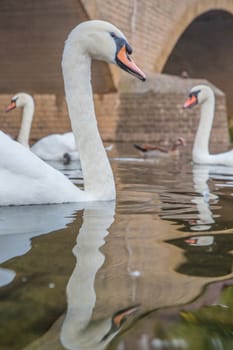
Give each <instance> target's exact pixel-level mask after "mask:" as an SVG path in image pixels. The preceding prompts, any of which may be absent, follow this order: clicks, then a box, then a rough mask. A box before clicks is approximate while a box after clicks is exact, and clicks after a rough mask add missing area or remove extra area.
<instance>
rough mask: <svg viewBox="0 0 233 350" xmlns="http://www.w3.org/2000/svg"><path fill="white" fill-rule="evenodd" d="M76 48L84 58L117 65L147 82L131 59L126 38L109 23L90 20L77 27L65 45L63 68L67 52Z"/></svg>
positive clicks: (130, 49) (129, 47) (130, 51)
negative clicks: (87, 57)
mask: <svg viewBox="0 0 233 350" xmlns="http://www.w3.org/2000/svg"><path fill="white" fill-rule="evenodd" d="M76 48H77V50H78V53H79V54H80V53H81V54H83V57H85V56H89V57H91V58H92V59H96V60H102V61H105V62H107V63H113V64H116V65H118V66H119V67H120V68H121V69H123V70H125V71H127V72H128V73H130V74H132V75H134V76H136V77H137V78H139V79H140V80H143V81H144V80H146V76H145V74H144V73H143V72H142V71H141V69H140V68H138V67H137V65H136V64H135V63H134V61H133V60H132V59H131V57H130V55H131V54H132V51H133V50H132V48H131V46H130V45H129V43H128V41H127V39H126V37H125V36H124V34H123V33H122V32H121V31H120V30H119V29H118V28H117V27H115V26H114V25H113V24H111V23H109V22H105V21H100V20H90V21H86V22H82V23H81V24H79V25H78V26H77V27H75V28H74V29H73V30H72V31H71V33H70V34H69V36H68V39H67V41H66V44H65V50H64V54H63V62H62V65H63V67H64V65H65V62H64V61H65V60H64V56H65V54H66V52H67V55H70V52H71V51H69V49H70V50H72V49H73V50H75V49H76ZM68 52H69V54H68ZM69 64H70V63H69Z"/></svg>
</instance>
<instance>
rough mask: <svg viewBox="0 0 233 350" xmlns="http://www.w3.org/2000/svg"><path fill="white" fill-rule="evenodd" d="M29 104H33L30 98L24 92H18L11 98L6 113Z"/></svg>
mask: <svg viewBox="0 0 233 350" xmlns="http://www.w3.org/2000/svg"><path fill="white" fill-rule="evenodd" d="M29 103H31V104H32V105H33V104H34V101H33V98H32V96H31V95H29V94H27V93H25V92H19V93H17V94H16V95H14V96H13V97H12V99H11V102H10V104H9V105H8V107H7V108H6V112H9V111H11V110H12V109H15V108H20V107H21V108H24V107H25V105H28V104H29Z"/></svg>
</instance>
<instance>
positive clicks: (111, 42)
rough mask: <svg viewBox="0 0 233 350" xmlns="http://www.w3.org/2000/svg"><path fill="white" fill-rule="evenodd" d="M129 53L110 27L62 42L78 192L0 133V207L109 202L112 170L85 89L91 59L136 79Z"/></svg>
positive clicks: (92, 25) (94, 27) (81, 28)
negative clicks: (77, 163) (77, 166)
mask: <svg viewBox="0 0 233 350" xmlns="http://www.w3.org/2000/svg"><path fill="white" fill-rule="evenodd" d="M131 53H132V49H131V47H130V46H129V44H128V42H127V40H126V38H125V36H124V35H123V34H122V33H121V31H120V30H119V29H118V28H116V27H115V26H113V25H112V24H110V23H108V22H105V21H98V20H92V21H87V22H83V23H81V24H79V25H78V26H77V27H75V28H74V29H73V30H72V31H71V33H70V34H69V36H68V39H67V41H66V43H65V47H64V51H63V58H62V71H63V78H64V84H65V94H66V99H67V105H68V111H69V116H70V119H71V126H72V130H73V133H74V136H75V141H76V143H77V145H78V149H79V154H80V161H81V167H82V171H83V177H84V191H83V190H80V189H79V188H77V187H76V186H75V185H74V184H72V183H71V182H70V181H69V180H68V179H67V178H66V177H65V175H63V174H62V173H61V172H59V171H57V170H56V169H54V168H52V167H50V166H49V165H48V164H46V163H45V162H43V161H42V160H41V159H40V158H38V157H37V156H36V155H34V154H33V153H32V152H30V151H29V150H28V149H27V148H26V147H24V146H22V145H21V144H19V143H18V142H16V141H14V140H12V139H11V138H9V137H8V136H7V135H6V134H4V133H3V132H0V150H1V157H0V169H1V170H0V205H25V204H46V203H64V202H82V201H97V200H114V199H115V183H114V178H113V173H112V169H111V166H110V163H109V160H108V157H107V155H106V152H105V149H104V147H103V143H102V141H101V138H100V135H99V131H98V128H97V123H96V118H95V111H94V103H93V96H92V88H91V59H92V58H94V59H99V60H104V61H106V62H108V63H114V64H116V65H118V66H119V67H120V68H122V69H124V70H125V71H127V72H129V73H131V74H133V75H134V76H136V77H137V78H139V79H141V80H143V81H144V80H145V75H144V73H143V72H142V71H141V70H140V69H139V68H138V67H137V66H136V64H135V63H134V62H133V60H132V59H131V58H130V57H129V55H130V54H131Z"/></svg>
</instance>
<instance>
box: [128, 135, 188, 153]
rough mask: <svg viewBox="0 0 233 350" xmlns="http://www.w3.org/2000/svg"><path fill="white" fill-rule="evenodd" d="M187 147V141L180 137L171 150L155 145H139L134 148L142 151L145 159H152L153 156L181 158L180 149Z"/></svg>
mask: <svg viewBox="0 0 233 350" xmlns="http://www.w3.org/2000/svg"><path fill="white" fill-rule="evenodd" d="M180 146H185V140H184V139H183V137H179V138H178V139H177V140H176V141H175V142H174V143H173V145H172V147H171V148H165V147H160V146H155V145H148V144H145V145H138V144H135V145H134V147H135V148H136V149H138V150H139V151H141V152H142V153H143V155H144V156H145V157H152V156H154V157H155V156H161V157H167V156H179V147H180Z"/></svg>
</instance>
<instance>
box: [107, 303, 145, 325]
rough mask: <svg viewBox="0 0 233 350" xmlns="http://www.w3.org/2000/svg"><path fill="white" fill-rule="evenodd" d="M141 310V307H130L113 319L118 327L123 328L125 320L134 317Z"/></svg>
mask: <svg viewBox="0 0 233 350" xmlns="http://www.w3.org/2000/svg"><path fill="white" fill-rule="evenodd" d="M138 309H139V305H136V306H133V307H129V308H127V309H125V310H122V311H121V312H118V313H117V314H116V315H115V316H114V317H113V322H114V324H115V325H116V326H117V327H120V326H121V323H122V321H123V320H124V319H126V318H127V317H128V316H130V315H132V314H133V313H135V312H136V311H137V310H138Z"/></svg>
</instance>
